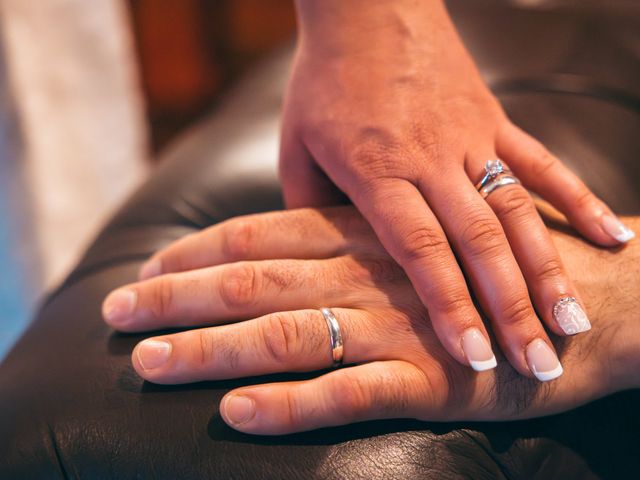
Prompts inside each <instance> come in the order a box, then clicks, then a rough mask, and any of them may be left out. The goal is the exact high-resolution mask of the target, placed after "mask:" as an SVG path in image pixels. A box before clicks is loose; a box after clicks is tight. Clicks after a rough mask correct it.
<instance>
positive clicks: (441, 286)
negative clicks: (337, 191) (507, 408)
mask: <svg viewBox="0 0 640 480" xmlns="http://www.w3.org/2000/svg"><path fill="white" fill-rule="evenodd" d="M354 200H355V202H356V205H357V206H358V208H359V209H360V211H362V212H363V214H364V216H365V217H366V218H367V219H368V220H369V221H370V222H371V225H372V226H373V228H374V230H375V231H376V233H377V235H378V237H379V238H380V240H381V242H382V244H383V245H384V246H385V247H386V248H387V250H388V251H389V253H390V254H391V255H392V256H393V257H394V259H395V260H396V261H397V262H398V263H399V264H400V265H401V266H402V268H403V269H404V271H405V272H406V273H407V275H408V276H409V278H410V279H411V283H412V284H413V286H414V288H415V290H416V292H417V293H418V295H419V296H420V299H421V300H422V302H423V304H424V305H425V306H426V307H427V310H428V311H429V317H430V318H431V322H432V324H433V326H434V328H435V331H436V333H437V335H438V338H439V339H440V341H441V342H442V344H443V346H444V348H445V349H446V350H447V351H448V352H449V354H450V355H452V356H453V357H454V358H455V359H456V360H458V361H459V362H460V363H462V364H464V365H470V366H471V367H472V368H474V369H476V370H487V369H489V368H493V367H495V366H496V359H495V356H494V354H493V352H492V350H491V346H490V342H489V339H488V335H487V332H486V330H485V327H484V325H483V323H482V319H481V318H480V315H479V313H478V311H477V310H476V308H475V306H474V304H473V301H472V300H471V296H470V294H469V290H468V289H467V285H466V281H465V278H464V276H463V274H462V271H461V270H460V267H459V266H458V263H457V261H456V258H455V256H454V254H453V252H452V250H451V247H450V245H449V242H448V240H447V237H446V236H445V234H444V232H443V231H442V228H441V227H440V224H439V223H438V220H437V219H436V217H435V216H434V215H433V213H432V212H431V210H430V209H429V206H428V205H427V203H426V202H425V199H424V198H423V196H422V195H421V194H420V192H419V191H418V189H417V188H416V187H415V186H414V185H412V184H410V183H409V182H406V181H402V180H396V181H393V182H389V183H388V184H385V183H381V182H378V185H376V186H372V187H371V188H369V190H368V191H366V192H361V193H360V194H359V195H358V196H357V197H356V198H355V199H354Z"/></svg>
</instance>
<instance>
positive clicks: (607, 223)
mask: <svg viewBox="0 0 640 480" xmlns="http://www.w3.org/2000/svg"><path fill="white" fill-rule="evenodd" d="M602 228H604V230H605V232H607V233H608V234H609V235H611V236H612V237H613V238H615V239H616V240H617V241H619V242H621V243H626V242H628V241H629V240H631V239H632V238H633V237H635V236H636V234H635V232H634V231H633V230H631V229H630V228H629V227H627V226H626V225H625V224H624V223H622V222H621V221H620V220H619V219H618V218H617V217H614V216H613V215H608V214H607V215H604V216H603V217H602Z"/></svg>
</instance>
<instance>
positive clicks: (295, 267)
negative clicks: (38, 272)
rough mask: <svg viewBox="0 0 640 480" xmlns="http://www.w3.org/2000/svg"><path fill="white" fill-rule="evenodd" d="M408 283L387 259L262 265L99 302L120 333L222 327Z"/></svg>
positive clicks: (379, 297)
mask: <svg viewBox="0 0 640 480" xmlns="http://www.w3.org/2000/svg"><path fill="white" fill-rule="evenodd" d="M404 282H406V277H405V276H404V273H403V272H402V270H401V269H400V268H399V267H398V266H396V265H395V264H394V263H392V262H391V261H387V262H384V261H374V260H355V259H353V258H352V257H337V258H331V259H328V260H263V261H258V262H237V263H232V264H226V265H218V266H215V267H209V268H204V269H200V270H191V271H188V272H181V273H174V274H170V275H163V276H160V277H156V278H152V279H150V280H146V281H143V282H139V283H137V284H132V285H128V286H126V287H122V288H120V289H118V290H116V291H114V292H113V293H111V294H110V295H109V296H108V297H107V298H106V300H105V303H104V305H103V314H104V318H105V320H106V321H107V322H108V323H109V324H110V325H111V326H113V327H114V328H116V329H118V330H120V331H124V332H134V331H145V330H157V329H161V328H172V327H184V326H194V325H204V324H217V323H224V322H226V321H230V320H238V319H246V318H251V317H255V316H258V315H263V314H266V313H270V312H279V311H285V310H297V309H302V308H314V307H315V308H320V307H323V306H326V305H336V306H345V307H346V306H352V305H358V306H366V305H376V304H377V305H383V304H385V302H387V299H386V297H385V292H384V291H381V290H380V288H379V287H380V286H381V285H393V284H397V283H404Z"/></svg>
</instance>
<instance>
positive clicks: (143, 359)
mask: <svg viewBox="0 0 640 480" xmlns="http://www.w3.org/2000/svg"><path fill="white" fill-rule="evenodd" d="M170 355H171V344H170V343H169V342H165V341H161V340H143V341H142V342H140V343H139V344H138V361H139V362H140V365H142V368H143V369H145V370H152V369H154V368H158V367H159V366H161V365H164V364H165V363H166V362H167V360H169V356H170Z"/></svg>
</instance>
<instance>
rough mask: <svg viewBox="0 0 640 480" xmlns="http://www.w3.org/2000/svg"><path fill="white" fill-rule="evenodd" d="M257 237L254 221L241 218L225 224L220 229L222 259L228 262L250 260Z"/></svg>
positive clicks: (256, 227)
mask: <svg viewBox="0 0 640 480" xmlns="http://www.w3.org/2000/svg"><path fill="white" fill-rule="evenodd" d="M257 237H258V226H257V224H256V221H255V220H249V219H244V218H241V219H235V220H232V221H230V222H228V223H226V224H225V225H224V227H223V229H222V238H223V242H222V249H223V253H224V257H225V258H226V259H228V260H229V261H236V260H246V259H247V258H250V255H251V252H252V251H253V246H254V245H255V242H256V238H257Z"/></svg>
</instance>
